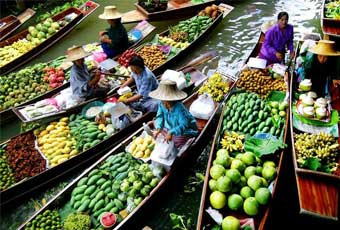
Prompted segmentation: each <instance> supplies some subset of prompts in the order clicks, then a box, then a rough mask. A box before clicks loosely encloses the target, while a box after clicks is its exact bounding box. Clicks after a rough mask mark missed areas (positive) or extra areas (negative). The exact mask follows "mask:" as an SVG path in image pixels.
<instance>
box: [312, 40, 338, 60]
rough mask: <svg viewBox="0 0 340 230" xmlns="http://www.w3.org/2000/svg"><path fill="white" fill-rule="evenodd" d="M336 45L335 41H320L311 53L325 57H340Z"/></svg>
mask: <svg viewBox="0 0 340 230" xmlns="http://www.w3.org/2000/svg"><path fill="white" fill-rule="evenodd" d="M334 45H335V42H334V41H329V40H320V41H319V42H318V44H317V45H316V46H314V47H312V48H310V49H309V52H312V53H314V54H319V55H324V56H340V52H338V51H336V50H335V48H334Z"/></svg>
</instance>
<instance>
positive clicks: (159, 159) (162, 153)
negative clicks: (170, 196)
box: [150, 135, 178, 171]
mask: <svg viewBox="0 0 340 230" xmlns="http://www.w3.org/2000/svg"><path fill="white" fill-rule="evenodd" d="M177 153H178V149H177V148H176V147H175V144H174V142H173V141H170V142H166V141H165V139H164V136H163V135H159V136H158V137H157V139H156V145H155V148H154V150H153V151H152V153H151V156H150V157H151V160H152V161H153V162H155V163H158V164H160V165H162V166H163V167H164V169H165V170H166V171H169V170H170V168H171V165H172V164H173V163H174V161H175V159H176V156H177Z"/></svg>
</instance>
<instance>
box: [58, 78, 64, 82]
mask: <svg viewBox="0 0 340 230" xmlns="http://www.w3.org/2000/svg"><path fill="white" fill-rule="evenodd" d="M64 79H65V78H64V77H58V78H57V82H63V81H64Z"/></svg>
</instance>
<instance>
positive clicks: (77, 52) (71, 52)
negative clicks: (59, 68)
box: [66, 46, 91, 61]
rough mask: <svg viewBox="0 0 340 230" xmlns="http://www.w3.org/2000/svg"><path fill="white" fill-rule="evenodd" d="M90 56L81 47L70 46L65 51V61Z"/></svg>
mask: <svg viewBox="0 0 340 230" xmlns="http://www.w3.org/2000/svg"><path fill="white" fill-rule="evenodd" d="M90 55H91V54H90V53H88V52H86V51H85V50H84V49H83V47H81V46H72V47H71V48H68V50H67V57H66V61H75V60H79V59H82V58H85V57H87V56H90Z"/></svg>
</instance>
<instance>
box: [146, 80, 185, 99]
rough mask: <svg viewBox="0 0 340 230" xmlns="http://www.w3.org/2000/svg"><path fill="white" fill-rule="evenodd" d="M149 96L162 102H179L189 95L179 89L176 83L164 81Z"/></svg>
mask: <svg viewBox="0 0 340 230" xmlns="http://www.w3.org/2000/svg"><path fill="white" fill-rule="evenodd" d="M149 96H150V97H152V98H155V99H158V100H161V101H179V100H183V99H184V98H186V97H187V94H186V93H185V92H183V91H181V90H179V89H178V88H177V85H176V82H174V81H169V80H162V81H161V82H160V83H159V86H158V88H157V89H156V90H154V91H152V92H150V93H149Z"/></svg>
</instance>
